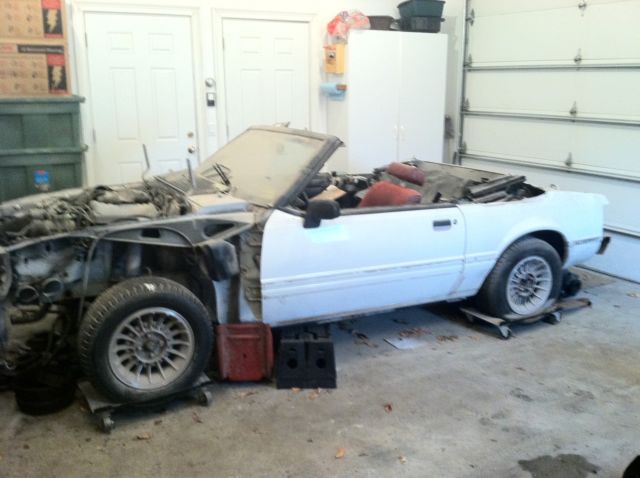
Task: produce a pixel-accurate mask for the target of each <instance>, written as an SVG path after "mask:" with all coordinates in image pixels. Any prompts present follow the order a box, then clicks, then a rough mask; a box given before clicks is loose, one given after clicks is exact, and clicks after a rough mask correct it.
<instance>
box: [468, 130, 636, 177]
mask: <svg viewBox="0 0 640 478" xmlns="http://www.w3.org/2000/svg"><path fill="white" fill-rule="evenodd" d="M464 128H465V142H466V144H467V153H469V154H478V155H483V156H499V157H503V158H521V159H522V160H525V161H527V162H530V163H539V164H541V165H547V166H554V167H565V161H566V160H567V158H568V156H569V153H571V161H572V169H574V170H577V171H580V170H583V171H589V172H592V173H600V174H604V175H607V174H609V175H615V176H624V177H629V178H637V179H640V162H639V161H637V157H636V156H635V155H632V154H629V152H630V151H640V129H638V128H634V127H625V128H620V127H616V126H609V125H598V124H593V125H592V124H574V123H562V122H556V121H551V122H549V121H546V122H543V121H537V120H525V119H517V120H516V119H510V118H487V117H467V118H466V119H465V125H464Z"/></svg>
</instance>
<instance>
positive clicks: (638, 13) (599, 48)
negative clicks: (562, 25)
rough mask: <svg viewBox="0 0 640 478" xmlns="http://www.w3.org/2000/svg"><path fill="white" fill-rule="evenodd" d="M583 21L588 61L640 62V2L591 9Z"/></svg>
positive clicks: (584, 53) (584, 48)
mask: <svg viewBox="0 0 640 478" xmlns="http://www.w3.org/2000/svg"><path fill="white" fill-rule="evenodd" d="M583 18H584V24H583V25H582V32H581V33H582V38H581V44H582V46H583V48H582V56H583V58H584V59H585V60H594V61H603V62H610V63H628V62H633V63H637V62H640V1H637V0H635V1H626V2H616V3H611V4H606V5H590V6H589V7H588V8H587V9H586V10H585V13H584V17H583Z"/></svg>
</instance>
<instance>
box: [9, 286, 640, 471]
mask: <svg viewBox="0 0 640 478" xmlns="http://www.w3.org/2000/svg"><path fill="white" fill-rule="evenodd" d="M582 296H586V297H589V298H591V299H592V300H593V302H594V305H593V308H592V309H587V310H583V311H580V312H577V313H574V314H571V315H567V316H566V317H565V319H564V320H563V322H562V323H561V324H559V325H555V326H554V325H548V324H537V325H533V326H526V327H519V328H518V327H516V328H515V329H514V332H515V337H513V338H512V339H510V340H508V341H503V340H500V339H498V338H497V336H495V335H493V332H492V331H491V330H490V329H488V328H483V327H481V326H475V325H473V326H472V325H469V324H467V323H466V322H465V321H463V320H462V319H455V318H454V319H453V320H443V319H442V318H439V317H438V316H436V315H434V313H433V312H430V311H429V310H428V309H425V308H412V309H406V310H401V311H396V312H393V313H388V314H384V315H380V316H378V317H375V318H374V317H370V318H368V319H359V320H356V321H354V322H346V323H343V325H342V327H341V328H340V327H337V326H336V327H335V328H334V338H335V343H336V348H337V361H338V369H339V371H338V374H339V375H338V377H339V388H338V389H336V390H331V391H325V390H321V391H320V392H319V393H318V392H316V391H309V390H303V391H300V392H298V393H294V392H293V391H291V390H280V391H279V390H276V389H275V388H274V387H273V386H271V385H268V384H246V385H245V384H233V385H228V384H223V385H220V386H218V387H217V388H216V389H215V392H214V393H215V403H214V404H213V405H212V406H211V407H210V408H202V407H199V406H197V405H195V406H188V405H184V404H183V405H180V406H175V407H173V408H172V410H170V411H168V412H165V413H162V414H154V415H151V416H146V417H138V418H137V419H134V420H128V421H126V422H119V423H118V427H117V428H116V429H115V430H114V431H113V433H112V434H111V435H104V434H102V433H100V432H98V431H97V430H96V429H95V428H94V427H93V424H92V422H91V421H90V419H89V416H88V415H87V413H86V412H85V411H83V409H82V407H81V405H80V404H79V403H78V404H75V405H74V406H73V407H71V408H69V409H67V410H65V411H64V412H61V413H59V414H56V415H52V416H47V417H42V418H34V417H28V416H24V415H21V414H20V413H18V412H17V411H16V408H15V405H14V402H13V396H12V394H10V393H4V394H0V455H1V456H0V475H1V476H3V477H48V476H65V477H71V476H81V477H84V476H87V477H89V476H91V477H99V476H110V477H125V476H126V477H134V476H136V477H141V476H154V477H156V478H159V477H177V476H215V477H244V476H251V477H263V476H264V477H279V476H282V477H289V476H291V477H327V476H344V477H352V476H363V477H370V476H371V477H373V476H382V477H403V476H407V477H409V476H411V477H476V476H477V477H529V476H533V477H536V478H537V477H563V478H572V477H583V476H598V477H616V478H618V477H620V476H621V474H622V471H623V469H624V467H625V466H626V464H627V463H628V462H629V461H631V459H632V458H633V457H634V456H635V455H637V454H639V453H640V413H639V412H638V411H639V410H640V370H639V369H638V362H639V361H640V351H639V348H638V344H639V343H640V322H639V318H640V286H638V285H636V284H631V283H627V282H622V281H614V282H612V283H609V284H606V285H599V286H597V287H595V286H594V287H588V288H587V289H586V290H585V291H584V292H583V293H582ZM432 310H433V309H432ZM436 310H437V312H438V313H441V312H442V311H443V309H442V308H437V309H436ZM452 311H453V309H451V308H445V309H444V312H446V313H447V314H449V315H450V314H451V313H452ZM349 328H351V329H354V330H355V331H357V332H359V333H361V334H365V335H366V337H367V338H365V337H364V336H362V335H360V336H359V337H360V338H358V337H355V336H354V335H353V334H352V333H349V332H348V331H347V330H344V329H349ZM410 328H419V329H420V330H421V331H422V332H423V333H422V335H420V336H419V337H417V339H418V340H420V341H421V344H420V345H421V346H419V347H417V348H414V349H411V350H398V349H395V348H393V347H392V346H390V345H389V344H387V343H386V342H384V338H389V337H397V336H398V334H399V333H400V332H401V331H402V330H406V329H410ZM386 404H390V407H387V408H388V410H385V405H386ZM389 408H390V409H389ZM339 448H342V449H343V452H344V456H343V457H342V458H336V454H337V450H338V449H339ZM338 454H340V453H338ZM527 470H529V471H527Z"/></svg>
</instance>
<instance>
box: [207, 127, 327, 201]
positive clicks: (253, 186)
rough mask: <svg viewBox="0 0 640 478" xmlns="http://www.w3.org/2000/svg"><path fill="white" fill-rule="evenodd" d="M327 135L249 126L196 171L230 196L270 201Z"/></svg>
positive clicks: (292, 181) (288, 184)
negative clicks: (225, 190) (250, 127)
mask: <svg viewBox="0 0 640 478" xmlns="http://www.w3.org/2000/svg"><path fill="white" fill-rule="evenodd" d="M329 138H331V137H326V136H322V135H312V134H309V135H307V134H304V133H301V132H299V133H298V134H296V132H295V131H292V130H286V129H281V130H279V129H276V128H273V129H249V130H247V131H245V132H244V133H243V134H241V135H240V136H238V137H237V138H235V139H234V140H233V141H231V142H229V143H227V145H225V146H224V147H223V148H222V149H220V150H219V151H217V152H216V153H215V154H214V155H213V156H211V157H210V158H209V159H207V160H206V161H205V162H204V163H202V164H201V165H200V167H198V169H197V170H196V174H197V176H198V177H199V178H201V179H205V180H207V181H210V182H213V183H215V184H219V185H220V186H221V187H225V186H226V188H225V189H227V190H228V191H229V193H230V194H232V195H233V196H236V197H239V198H242V199H247V200H249V201H253V202H257V203H262V204H274V203H275V202H276V201H277V200H278V199H279V198H280V197H282V196H283V195H284V194H286V193H287V192H289V191H290V190H291V188H292V187H293V186H294V185H295V183H296V182H297V180H298V179H300V177H301V176H302V174H303V173H304V172H305V170H306V169H307V168H309V167H310V166H311V163H312V160H313V159H314V158H316V157H317V156H318V155H319V153H320V152H321V151H322V150H323V147H324V146H325V144H326V142H327V139H329ZM331 152H333V151H329V152H328V153H331Z"/></svg>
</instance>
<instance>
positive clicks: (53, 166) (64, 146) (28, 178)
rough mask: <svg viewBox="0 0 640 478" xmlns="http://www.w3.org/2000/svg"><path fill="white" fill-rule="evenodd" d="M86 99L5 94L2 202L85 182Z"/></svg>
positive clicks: (0, 118) (1, 104)
mask: <svg viewBox="0 0 640 478" xmlns="http://www.w3.org/2000/svg"><path fill="white" fill-rule="evenodd" d="M83 101H84V98H82V97H80V96H65V97H54V98H50V97H47V98H0V201H7V200H9V199H14V198H17V197H21V196H27V195H29V194H35V193H40V192H49V191H57V190H60V189H66V188H73V187H80V186H82V178H83V159H84V152H85V151H86V149H87V146H86V145H85V144H83V142H82V135H81V131H80V103H81V102H83Z"/></svg>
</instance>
